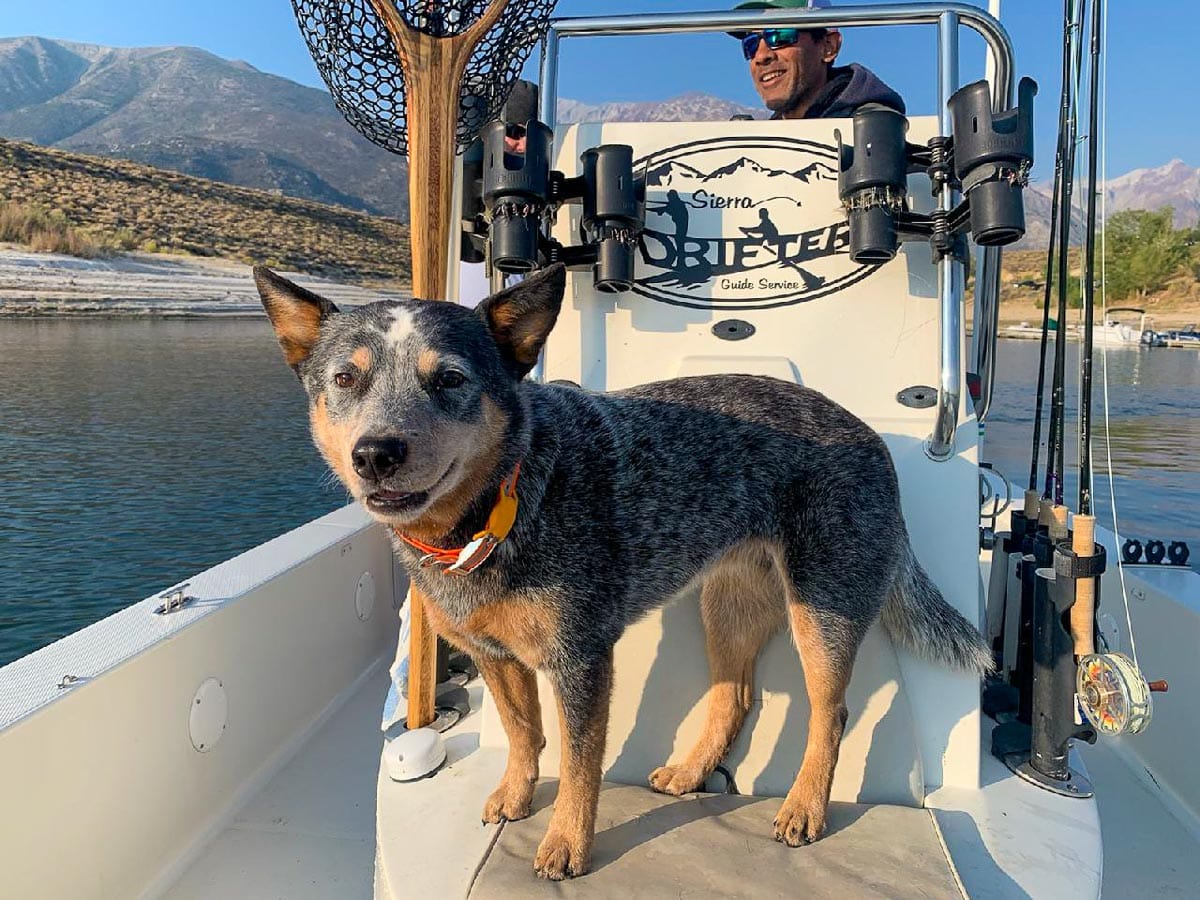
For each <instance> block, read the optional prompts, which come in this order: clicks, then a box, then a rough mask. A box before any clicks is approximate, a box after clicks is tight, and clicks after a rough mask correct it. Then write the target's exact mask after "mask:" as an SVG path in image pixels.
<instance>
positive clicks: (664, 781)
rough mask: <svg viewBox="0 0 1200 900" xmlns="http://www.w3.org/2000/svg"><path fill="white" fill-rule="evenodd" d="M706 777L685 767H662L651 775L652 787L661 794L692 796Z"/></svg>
mask: <svg viewBox="0 0 1200 900" xmlns="http://www.w3.org/2000/svg"><path fill="white" fill-rule="evenodd" d="M705 777H706V776H705V775H704V773H703V772H698V771H696V770H695V769H689V768H687V767H685V766H662V767H661V768H658V769H655V770H654V771H653V772H651V773H650V787H652V788H654V790H656V791H658V792H659V793H660V794H674V795H675V796H676V797H678V796H680V795H682V794H690V793H691V792H692V791H695V790H698V789H699V788H700V787H701V785H703V784H704V779H705Z"/></svg>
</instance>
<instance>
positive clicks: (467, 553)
mask: <svg viewBox="0 0 1200 900" xmlns="http://www.w3.org/2000/svg"><path fill="white" fill-rule="evenodd" d="M501 540H503V538H497V537H496V535H494V534H492V533H491V532H484V533H482V534H479V535H476V536H475V539H474V540H473V541H471V543H469V544H467V546H465V547H463V548H462V552H461V553H459V554H458V559H457V560H456V561H455V562H454V564H453V565H452V566H450V568H448V569H446V574H448V575H470V574H471V573H472V572H474V571H475V570H476V569H478V568H479V567H480V566H482V565H483V564H484V563H485V562H487V558H488V557H489V556H491V555H492V551H493V550H495V549H496V547H497V546H498V545H499V543H500V541H501Z"/></svg>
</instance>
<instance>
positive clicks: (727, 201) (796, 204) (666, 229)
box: [633, 135, 878, 309]
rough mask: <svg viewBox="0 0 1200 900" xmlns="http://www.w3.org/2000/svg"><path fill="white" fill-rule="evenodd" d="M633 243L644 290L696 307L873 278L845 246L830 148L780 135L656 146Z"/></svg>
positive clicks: (647, 162) (788, 301) (744, 304)
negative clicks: (639, 229) (638, 231)
mask: <svg viewBox="0 0 1200 900" xmlns="http://www.w3.org/2000/svg"><path fill="white" fill-rule="evenodd" d="M634 169H635V171H645V173H646V227H645V230H644V231H643V232H642V235H641V239H640V242H639V247H638V251H639V255H638V261H639V266H638V278H637V280H636V281H635V282H634V286H633V289H634V291H636V292H637V293H639V294H641V295H642V296H644V297H649V298H651V299H654V300H660V301H662V302H664V303H671V304H674V305H677V306H689V307H693V308H696V309H771V308H773V307H777V306H790V305H792V304H795V303H804V302H805V301H808V300H815V299H817V298H818V297H825V296H827V295H829V294H832V293H836V292H837V291H840V290H842V289H843V288H846V287H848V286H849V285H851V284H854V283H856V282H858V281H861V280H862V279H864V278H866V277H867V276H869V275H871V274H872V273H873V272H874V271H875V270H876V269H877V268H878V266H863V265H858V264H857V263H855V262H853V261H852V260H851V259H850V255H849V253H848V252H847V247H848V245H849V238H850V234H849V230H848V228H847V225H846V220H845V215H844V214H843V212H842V210H841V207H840V204H839V202H838V196H837V148H836V147H833V146H830V145H828V144H821V143H817V142H815V141H804V140H797V139H794V138H786V137H764V136H760V135H755V136H752V137H750V136H747V137H722V138H714V139H711V140H700V141H692V142H689V143H686V144H678V145H676V146H674V147H667V148H665V149H662V150H657V151H655V152H654V153H651V154H649V155H647V156H644V157H642V158H641V159H639V160H637V161H636V162H635V164H634Z"/></svg>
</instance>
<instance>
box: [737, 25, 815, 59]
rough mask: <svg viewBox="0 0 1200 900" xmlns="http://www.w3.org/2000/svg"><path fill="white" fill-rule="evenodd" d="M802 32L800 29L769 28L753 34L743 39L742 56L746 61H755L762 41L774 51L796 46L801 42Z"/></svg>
mask: <svg viewBox="0 0 1200 900" xmlns="http://www.w3.org/2000/svg"><path fill="white" fill-rule="evenodd" d="M800 31H801V29H799V28H768V29H767V30H766V31H762V32H758V31H755V32H752V33H750V34H748V35H746V36H745V37H744V38H742V55H743V56H745V57H746V59H754V54H756V53H757V52H758V45H759V44H760V43H761V42H762V41H766V42H767V46H768V47H770V48H771V49H772V50H778V49H779V48H780V47H791V46H794V45H795V44H796V42H797V41H799V40H800Z"/></svg>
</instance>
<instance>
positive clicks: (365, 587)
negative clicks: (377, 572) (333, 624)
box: [354, 572, 375, 622]
mask: <svg viewBox="0 0 1200 900" xmlns="http://www.w3.org/2000/svg"><path fill="white" fill-rule="evenodd" d="M354 610H355V612H357V613H358V617H359V619H361V620H362V621H364V622H365V621H367V619H369V618H371V613H372V612H373V611H374V610H375V576H374V575H372V574H371V573H370V572H363V574H362V578H360V579H358V590H356V591H355V592H354Z"/></svg>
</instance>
